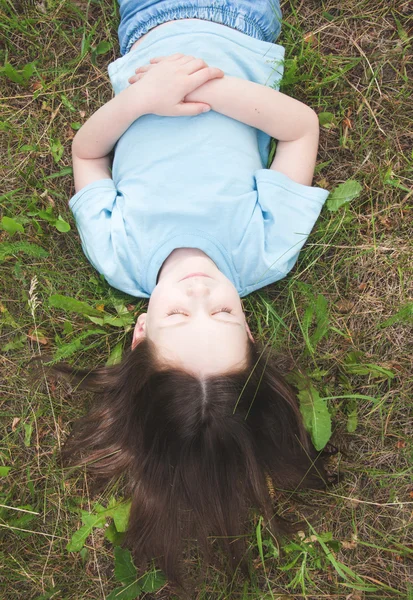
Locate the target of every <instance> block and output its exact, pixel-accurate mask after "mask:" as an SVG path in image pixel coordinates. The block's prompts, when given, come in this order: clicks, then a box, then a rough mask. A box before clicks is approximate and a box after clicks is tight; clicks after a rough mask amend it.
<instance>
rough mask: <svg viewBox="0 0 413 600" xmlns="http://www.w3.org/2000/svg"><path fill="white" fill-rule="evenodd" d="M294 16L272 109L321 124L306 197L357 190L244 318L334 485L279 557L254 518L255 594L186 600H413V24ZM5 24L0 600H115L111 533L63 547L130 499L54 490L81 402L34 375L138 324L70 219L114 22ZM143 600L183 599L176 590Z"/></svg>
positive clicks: (106, 348) (367, 14)
mask: <svg viewBox="0 0 413 600" xmlns="http://www.w3.org/2000/svg"><path fill="white" fill-rule="evenodd" d="M282 8H283V12H284V24H283V32H282V34H281V38H280V40H279V43H281V44H283V45H284V46H285V47H286V57H287V60H286V64H285V77H284V81H283V88H282V90H283V91H284V92H286V93H288V94H290V95H292V96H294V97H296V98H298V99H300V100H302V101H304V102H306V103H307V104H309V105H310V106H311V107H312V108H314V110H316V112H317V113H318V114H319V116H320V123H321V137H320V150H319V157H318V166H317V171H316V174H315V179H314V184H315V185H319V186H322V187H325V188H327V189H329V190H335V189H337V187H338V186H339V185H340V184H342V183H344V182H346V181H348V180H351V181H355V182H358V184H359V186H357V185H356V186H355V188H354V189H355V190H356V191H355V193H354V194H353V196H354V197H353V198H352V199H350V197H349V194H348V192H347V193H344V200H350V201H349V202H345V203H344V204H342V206H340V207H339V208H338V209H337V210H333V209H334V206H332V205H331V204H330V205H328V204H327V205H326V207H325V208H324V209H323V211H322V214H321V216H320V219H319V221H318V223H317V225H316V227H315V229H314V231H313V232H312V234H311V236H310V238H309V240H308V243H307V245H306V247H305V249H304V250H303V252H302V254H301V256H300V259H299V261H298V264H297V265H296V267H295V268H294V270H293V271H292V273H290V274H289V276H288V277H286V278H285V279H284V280H283V281H280V282H278V283H277V284H274V285H273V286H270V287H268V288H265V289H264V290H261V291H260V292H259V293H255V294H252V295H251V296H249V297H247V298H246V299H245V300H244V308H245V310H246V312H247V313H248V316H249V322H250V325H251V328H252V330H253V333H254V334H255V335H256V336H257V337H259V338H260V339H263V340H266V341H270V343H271V344H272V345H273V347H274V349H275V351H276V352H278V353H279V355H280V366H281V368H282V370H283V372H284V373H286V374H287V373H290V376H291V377H292V378H293V379H294V381H295V383H296V384H297V385H298V387H299V389H300V390H301V391H300V398H301V400H302V403H303V404H304V403H305V401H311V402H312V401H318V402H320V403H321V405H322V406H323V407H324V410H326V408H325V407H327V410H328V413H327V417H326V416H324V420H325V421H326V420H327V422H328V423H327V425H328V424H329V423H330V422H331V427H332V434H331V439H330V442H331V443H332V444H334V445H335V446H336V447H337V448H338V449H339V452H338V453H337V454H336V455H335V456H333V457H332V458H331V459H330V463H329V465H330V469H331V471H332V472H335V473H337V474H338V476H339V482H338V484H337V485H335V486H334V487H332V488H330V489H329V490H328V491H326V492H316V491H306V492H300V493H295V494H290V493H288V492H286V491H282V490H277V489H276V490H274V500H275V502H276V504H277V506H278V509H279V511H280V512H281V514H283V515H284V516H287V517H289V518H293V519H307V520H308V523H309V525H308V528H307V529H306V530H305V531H303V533H302V534H300V535H297V536H295V537H294V538H293V540H290V541H289V542H288V541H285V542H284V544H283V548H282V556H281V557H278V551H277V548H276V547H275V546H274V544H272V542H271V539H270V538H269V536H268V534H267V533H266V530H265V527H262V525H263V524H262V523H261V521H260V520H259V516H258V515H252V517H251V540H250V544H251V561H252V565H253V569H254V573H255V577H253V578H251V581H249V582H244V581H243V580H242V579H241V577H240V578H235V579H234V581H232V582H231V581H230V580H228V579H227V578H225V576H224V575H223V573H222V572H221V570H219V569H218V568H216V569H210V571H209V572H208V575H207V577H206V579H205V581H204V583H203V584H202V585H200V586H198V591H197V592H196V593H194V597H195V596H196V598H200V599H201V598H202V599H214V600H218V599H224V598H240V599H241V598H245V599H258V598H259V599H261V598H274V599H281V598H283V599H286V598H290V599H292V598H294V599H295V598H308V599H309V600H313V599H314V600H315V599H321V598H323V599H330V598H331V599H340V600H341V599H343V600H344V599H346V600H361V599H364V598H374V599H381V598H400V599H402V598H403V599H404V598H409V599H411V598H413V572H412V565H413V563H412V556H413V539H412V525H413V521H412V515H413V513H412V509H413V481H412V457H413V443H412V435H411V434H412V408H411V407H412V368H411V367H412V342H411V340H412V327H411V325H412V314H413V303H412V281H413V279H412V253H411V240H412V233H413V232H412V225H411V223H412V219H411V200H412V164H413V152H412V131H413V127H412V113H413V109H412V103H411V81H412V75H413V73H412V52H411V45H410V44H411V39H412V13H413V7H412V4H411V2H408V1H407V0H387V1H385V0H377V1H374V2H373V1H372V0H343V1H341V2H338V1H336V2H334V1H332V0H324V1H318V2H317V1H315V0H307V1H306V2H304V1H302V2H296V1H292V0H291V1H285V2H283V4H282ZM0 11H1V19H0V31H1V33H2V38H3V40H4V44H3V49H2V50H1V56H2V65H3V66H2V67H0V76H1V83H2V107H3V110H2V117H1V120H0V127H1V129H2V133H3V143H2V148H1V152H2V156H1V169H2V181H3V187H2V191H1V197H0V208H1V217H2V220H1V229H0V272H1V277H0V282H1V283H0V286H1V291H0V294H1V296H0V328H1V329H0V336H1V337H0V348H1V357H0V364H1V372H2V376H1V383H0V398H1V402H2V406H1V419H2V425H1V429H2V442H1V465H2V467H0V475H1V481H2V483H3V487H2V491H1V496H0V503H1V506H0V530H1V538H2V548H1V556H2V563H3V572H2V582H0V596H1V598H4V599H5V600H11V599H13V600H17V599H22V600H23V599H24V600H40V599H44V600H46V599H48V598H54V599H56V600H57V599H59V600H60V599H62V600H69V599H76V600H80V599H86V598H87V599H95V598H96V599H98V598H104V597H105V596H108V595H109V593H110V592H111V591H112V590H113V589H114V588H116V587H117V586H119V585H120V583H119V581H116V578H115V573H114V545H113V543H112V542H111V541H109V540H108V539H107V537H105V536H104V532H105V527H103V526H102V524H100V526H98V527H96V528H94V529H93V530H92V534H91V535H89V536H88V537H87V539H86V541H85V546H84V547H83V549H82V550H81V551H80V552H79V551H76V552H70V553H69V552H68V550H67V549H66V546H67V544H68V542H69V540H71V538H72V536H73V534H74V533H75V532H76V531H77V530H78V529H79V527H80V526H81V524H82V523H81V518H80V516H81V512H80V511H81V510H83V511H86V512H91V513H96V510H98V509H97V508H96V506H95V502H97V501H99V502H100V504H101V505H102V506H105V507H107V505H108V502H109V501H110V498H111V497H114V498H115V501H120V500H121V498H120V495H119V494H120V490H119V488H118V487H117V486H116V485H115V486H114V487H113V488H111V489H109V490H105V492H104V493H103V494H102V495H100V496H92V495H91V492H90V489H89V484H88V481H87V479H86V478H85V476H84V474H83V472H79V471H75V472H67V471H63V470H62V469H61V466H60V462H59V449H60V446H61V444H62V443H63V442H64V440H65V438H66V436H67V435H68V433H69V431H70V428H71V423H72V421H73V420H74V419H75V418H76V417H78V416H80V415H81V414H82V412H83V411H84V404H85V398H84V396H82V395H81V394H80V393H79V392H76V391H75V390H72V389H71V388H70V387H69V386H68V385H58V386H55V384H53V382H50V381H48V380H47V379H45V378H43V377H40V380H37V381H36V382H34V380H33V373H34V370H35V367H33V363H32V362H30V361H31V359H32V358H33V357H38V356H39V355H41V356H42V357H43V359H46V358H49V359H60V358H66V359H67V360H68V361H69V362H70V363H71V364H73V365H76V366H85V365H91V364H98V363H102V362H106V361H107V360H108V358H109V357H110V358H111V359H112V360H115V359H116V356H117V355H119V353H120V352H121V350H122V348H123V347H125V346H126V345H127V344H129V343H130V340H131V331H130V327H131V323H132V322H133V320H134V319H135V318H136V316H137V315H138V314H139V311H140V310H141V308H142V307H143V303H142V302H139V301H136V299H133V298H130V297H128V296H125V295H124V294H121V293H119V292H116V291H114V290H113V289H111V288H110V287H109V286H108V285H107V284H106V283H105V282H104V281H103V280H102V279H101V278H100V277H99V275H98V274H97V273H96V272H95V271H94V270H93V268H92V267H91V266H90V265H89V263H88V262H87V260H86V258H85V257H84V255H83V253H82V250H81V246H80V243H79V238H78V235H77V232H76V228H75V225H74V222H73V219H72V217H71V214H70V212H69V210H68V208H67V201H68V199H69V198H70V197H71V196H72V195H73V193H74V190H73V180H72V176H71V169H70V167H71V159H70V157H71V151H70V149H71V148H70V147H71V140H72V138H73V136H74V134H75V132H76V130H77V129H78V128H79V127H80V125H81V124H82V123H83V122H84V121H85V120H86V119H87V118H88V117H89V116H90V115H91V114H92V113H93V111H94V110H96V109H97V108H98V107H99V106H101V105H102V103H104V102H106V101H108V100H109V99H110V98H111V89H110V85H109V80H108V77H107V72H106V67H107V65H108V64H109V62H111V61H112V60H114V59H115V58H116V57H117V56H118V45H117V37H116V27H117V22H118V15H117V8H116V3H115V2H114V1H113V2H108V1H106V0H105V1H104V2H98V1H97V0H91V1H90V2H86V1H84V0H77V1H70V0H68V1H66V2H65V1H61V2H59V1H58V0H43V1H42V2H36V1H33V2H23V1H20V2H14V3H13V2H11V0H2V2H1V3H0ZM358 188H359V190H360V191H359V193H357V189H358ZM340 189H342V188H340ZM337 195H338V192H336V196H337ZM350 196H351V194H350ZM342 198H343V194H342ZM69 226H70V227H71V229H70V230H69ZM58 295H63V296H66V297H69V298H72V299H76V300H78V301H79V302H78V303H76V302H73V301H68V300H64V299H63V300H62V298H60V297H59V296H58ZM81 303H86V304H81ZM90 317H92V318H94V319H95V322H92V321H91V320H90ZM104 317H106V318H105V319H104ZM96 320H97V321H96ZM318 398H321V399H324V400H318ZM86 402H87V399H86ZM310 425H311V423H310ZM107 522H108V523H110V519H108V521H107ZM106 529H107V528H106ZM196 568H197V560H196V558H194V559H193V560H192V559H188V569H190V570H191V571H193V570H195V571H196ZM125 594H126V593H125ZM119 597H123V598H126V597H129V596H127V595H122V596H119ZM130 597H132V596H130ZM133 597H134V596H133ZM140 597H146V598H150V597H156V598H160V599H166V598H172V597H173V596H172V595H171V593H170V591H169V590H168V587H167V586H164V587H163V588H161V590H160V591H158V592H157V593H156V594H154V595H153V596H152V595H151V594H150V593H144V592H142V595H141V596H140Z"/></svg>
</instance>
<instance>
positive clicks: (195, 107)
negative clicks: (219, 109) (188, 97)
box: [177, 102, 211, 117]
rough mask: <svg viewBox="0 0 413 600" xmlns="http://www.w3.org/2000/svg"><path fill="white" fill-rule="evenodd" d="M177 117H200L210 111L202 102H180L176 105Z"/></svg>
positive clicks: (207, 105)
mask: <svg viewBox="0 0 413 600" xmlns="http://www.w3.org/2000/svg"><path fill="white" fill-rule="evenodd" d="M177 108H178V116H181V117H185V116H186V117H190V116H192V115H200V114H201V113H203V112H208V111H210V110H211V107H210V106H209V104H204V103H202V102H181V103H180V104H178V107H177Z"/></svg>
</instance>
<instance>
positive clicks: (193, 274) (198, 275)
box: [179, 273, 212, 281]
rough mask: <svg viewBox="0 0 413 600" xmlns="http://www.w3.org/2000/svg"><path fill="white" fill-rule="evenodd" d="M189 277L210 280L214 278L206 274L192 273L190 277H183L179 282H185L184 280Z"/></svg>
mask: <svg viewBox="0 0 413 600" xmlns="http://www.w3.org/2000/svg"><path fill="white" fill-rule="evenodd" d="M189 277H208V279H212V277H210V276H209V275H207V274H206V273H190V274H189V275H186V276H185V277H183V278H182V279H180V280H179V281H183V280H184V279H189Z"/></svg>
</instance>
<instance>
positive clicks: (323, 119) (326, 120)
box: [318, 112, 335, 129]
mask: <svg viewBox="0 0 413 600" xmlns="http://www.w3.org/2000/svg"><path fill="white" fill-rule="evenodd" d="M334 118H335V117H334V115H333V113H331V112H321V113H320V114H319V115H318V121H319V123H320V125H321V126H322V127H325V128H326V129H331V126H332V125H333V124H334Z"/></svg>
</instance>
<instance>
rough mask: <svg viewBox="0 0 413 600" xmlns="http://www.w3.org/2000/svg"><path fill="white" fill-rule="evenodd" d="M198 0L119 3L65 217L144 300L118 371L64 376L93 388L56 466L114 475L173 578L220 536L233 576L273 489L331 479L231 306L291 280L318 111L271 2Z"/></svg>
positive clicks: (308, 220)
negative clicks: (292, 87)
mask: <svg viewBox="0 0 413 600" xmlns="http://www.w3.org/2000/svg"><path fill="white" fill-rule="evenodd" d="M199 4H200V6H198V2H197V1H194V0H191V3H190V4H188V5H187V4H186V2H184V1H182V2H170V1H168V0H165V1H163V2H152V3H151V2H136V1H132V0H121V3H120V12H121V17H122V20H121V25H120V29H119V35H120V48H121V53H122V54H123V55H124V56H123V57H121V58H119V59H118V60H116V61H115V62H113V63H112V64H111V65H110V66H109V74H110V78H111V82H112V85H113V88H114V91H115V97H114V98H113V99H112V100H110V101H109V102H108V103H107V104H105V105H104V106H102V107H101V108H100V109H99V110H98V111H97V112H96V113H95V114H93V115H92V117H91V118H90V119H89V120H88V121H87V122H86V124H85V125H83V127H82V128H81V129H80V131H79V132H78V133H77V135H76V137H75V139H74V141H73V169H74V179H75V187H76V195H75V196H74V197H73V198H72V199H71V201H70V206H71V209H72V211H73V213H74V216H75V219H76V222H77V226H78V230H79V233H80V237H81V240H82V245H83V249H84V251H85V254H86V256H87V257H88V258H89V260H90V262H91V263H92V264H93V265H94V266H95V268H96V269H97V270H98V271H99V272H100V273H102V274H103V275H104V276H105V278H106V280H107V281H108V282H109V283H110V284H111V285H112V286H113V287H115V288H117V289H119V290H122V291H123V292H125V293H127V294H131V295H132V296H135V297H140V298H149V299H150V300H149V303H148V307H147V311H146V312H145V313H142V314H141V315H140V316H139V318H138V320H137V323H136V327H135V330H134V334H133V340H132V348H131V349H130V350H129V352H127V354H126V356H125V357H124V359H123V360H122V362H121V363H120V364H118V365H116V366H113V367H100V368H96V369H94V370H92V371H91V372H89V371H84V372H79V371H74V370H73V369H71V368H70V367H68V366H64V365H62V366H61V367H59V370H60V372H62V373H66V374H69V375H71V376H72V377H74V378H75V379H77V380H78V381H79V382H81V385H82V386H83V387H85V388H87V389H90V390H93V391H94V392H96V394H97V402H96V404H95V406H94V408H92V410H91V411H90V412H89V414H88V416H86V417H84V418H83V419H81V420H80V421H79V422H78V423H77V424H76V425H75V428H74V431H73V433H72V435H71V437H70V438H69V440H68V442H67V443H66V447H65V450H64V457H65V460H66V463H67V464H87V465H88V468H89V471H90V472H91V473H92V474H94V475H96V476H97V477H98V479H100V480H101V481H103V482H105V481H108V480H109V479H110V478H112V477H117V476H119V475H122V474H123V475H125V476H126V480H127V483H128V489H129V493H130V496H131V498H132V508H131V513H130V523H129V530H128V532H127V537H126V543H127V544H128V545H129V547H130V548H131V549H132V550H133V552H134V556H135V559H136V561H137V562H138V564H143V563H144V562H145V561H146V560H147V559H151V558H156V559H157V564H158V565H159V566H160V567H161V568H162V569H163V570H164V572H165V573H166V575H167V577H168V578H169V580H170V582H171V583H172V584H181V583H182V556H183V551H184V549H185V544H184V542H186V541H187V540H188V539H192V540H196V542H197V544H198V548H199V549H200V550H201V551H202V552H203V553H204V557H205V558H206V563H208V561H210V560H211V548H210V544H209V542H208V537H209V536H217V537H218V538H219V542H220V544H221V546H222V547H223V549H224V550H225V551H226V554H227V556H228V559H229V563H230V566H232V568H236V567H237V566H238V565H241V567H242V568H244V569H245V565H246V561H245V558H243V556H244V552H245V545H244V542H243V538H242V537H241V536H243V535H244V537H245V533H246V532H248V531H249V528H248V518H247V517H248V511H249V509H250V508H251V507H255V508H256V509H257V510H258V511H259V512H260V513H261V514H263V515H264V516H265V518H266V520H267V523H268V526H269V528H270V530H271V531H272V532H273V533H274V535H278V534H280V533H285V532H287V531H291V530H292V529H293V528H292V526H291V524H289V522H287V521H284V520H283V519H281V518H280V517H275V516H274V507H273V505H272V500H271V497H270V494H269V490H268V485H267V484H268V480H269V479H270V480H272V482H273V484H274V485H275V486H278V487H280V488H283V489H286V488H288V489H297V488H300V487H314V488H317V487H318V488H323V487H325V486H326V485H327V484H328V479H329V478H328V476H327V474H326V471H325V469H324V467H323V457H322V456H320V455H317V453H316V452H315V450H314V448H313V446H312V444H311V442H310V440H309V438H308V435H307V433H306V431H305V429H304V427H303V423H302V419H301V416H300V412H299V409H298V404H297V398H296V395H295V393H294V391H293V390H292V389H291V387H289V385H288V384H287V383H286V382H285V381H284V380H283V378H282V377H281V376H280V374H279V372H278V371H277V364H276V362H275V359H274V358H273V357H272V356H271V351H270V349H268V347H266V346H263V345H261V344H260V343H259V342H258V340H257V341H254V339H253V337H252V335H251V332H250V329H249V327H248V324H247V321H246V318H245V314H244V312H243V307H242V303H241V299H240V298H241V297H243V296H246V295H247V294H249V293H251V292H253V291H254V290H257V289H259V288H261V287H263V286H266V285H268V284H271V283H273V282H275V281H278V280H279V279H281V278H282V277H284V276H285V275H286V274H287V273H288V272H289V271H290V270H291V268H292V267H293V266H294V264H295V262H296V260H297V256H298V253H299V251H300V249H301V247H302V246H303V244H304V243H305V241H306V239H307V236H308V235H309V233H310V231H311V229H312V227H313V225H314V223H315V221H316V219H317V217H318V215H319V213H320V210H321V208H322V206H323V203H324V201H325V200H326V197H327V195H328V192H327V191H325V190H323V189H320V188H315V187H310V186H311V182H312V177H313V172H314V166H315V162H316V156H317V146H318V119H317V115H316V114H315V112H314V111H313V110H312V109H311V108H309V107H308V106H306V105H305V104H303V103H301V102H298V101H297V100H294V99H292V98H290V97H288V96H286V95H284V94H282V93H280V92H278V91H276V90H275V89H274V87H276V86H278V85H279V83H280V79H281V75H282V63H283V56H284V49H283V48H282V47H281V46H279V45H276V44H274V43H272V42H274V40H275V39H276V38H277V37H278V34H279V31H280V16H281V15H280V10H279V6H278V4H275V3H274V2H273V1H272V2H270V1H267V0H260V1H254V2H252V0H251V1H250V0H239V1H238V0H231V1H230V2H221V3H219V5H217V3H214V2H211V3H210V5H208V6H202V5H204V3H201V2H200V3H199ZM149 30H150V32H149V34H147V32H148V31H149ZM210 65H211V66H210ZM205 110H207V112H206V113H205V112H204V111H205ZM271 136H272V137H274V138H276V139H277V140H278V145H277V151H276V154H275V158H274V160H273V162H272V164H271V166H270V168H269V169H267V168H265V166H266V164H267V161H268V155H269V144H270V138H271ZM112 149H115V153H114V159H113V164H112V160H111V156H110V153H111V151H112ZM324 454H326V453H324Z"/></svg>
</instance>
